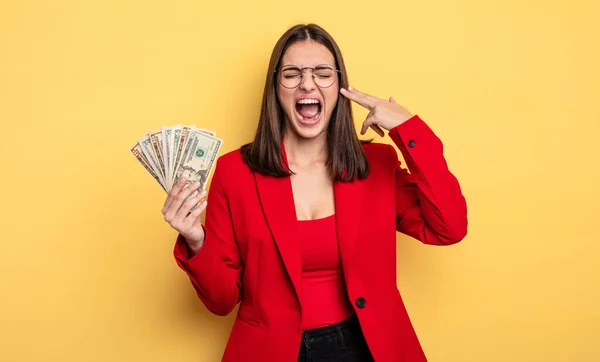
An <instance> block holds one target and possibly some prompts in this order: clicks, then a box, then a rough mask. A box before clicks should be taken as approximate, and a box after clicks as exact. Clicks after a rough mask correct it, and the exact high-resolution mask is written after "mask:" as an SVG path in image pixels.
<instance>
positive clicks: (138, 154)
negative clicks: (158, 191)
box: [131, 143, 167, 191]
mask: <svg viewBox="0 0 600 362" xmlns="http://www.w3.org/2000/svg"><path fill="white" fill-rule="evenodd" d="M131 153H133V155H134V156H135V158H136V159H137V160H138V161H139V162H140V163H141V164H142V166H144V168H145V169H146V171H148V173H149V174H150V175H151V176H152V177H153V178H154V179H155V180H156V182H158V183H159V184H160V186H161V187H162V188H163V190H165V191H167V189H166V188H165V187H164V186H163V185H162V183H161V182H160V178H159V177H158V175H157V174H156V172H154V169H153V168H152V166H151V165H150V161H149V160H148V159H147V158H146V156H145V155H144V152H143V151H142V146H141V145H140V144H139V143H136V144H135V145H134V146H133V147H132V148H131Z"/></svg>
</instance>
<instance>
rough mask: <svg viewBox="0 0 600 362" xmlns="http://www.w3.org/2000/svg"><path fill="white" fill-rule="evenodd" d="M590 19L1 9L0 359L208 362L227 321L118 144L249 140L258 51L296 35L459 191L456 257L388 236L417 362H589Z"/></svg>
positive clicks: (276, 9) (595, 28)
mask: <svg viewBox="0 0 600 362" xmlns="http://www.w3.org/2000/svg"><path fill="white" fill-rule="evenodd" d="M599 12H600V6H599V5H597V2H594V1H591V0H590V1H569V0H562V1H558V0H556V1H542V0H527V1H522V0H506V1H493V2H488V1H474V0H458V1H443V0H439V1H397V0H393V1H392V0H389V1H367V2H363V1H354V2H347V1H344V2H308V3H306V2H281V1H271V2H262V3H252V2H245V1H239V2H237V3H231V2H203V1H189V0H186V1H167V0H162V1H159V0H154V1H142V0H129V1H123V0H120V1H116V0H111V1H94V2H92V1H89V2H86V1H75V0H71V1H68V0H55V1H17V0H8V1H7V0H4V1H3V2H2V3H1V5H0V120H1V122H2V140H1V141H0V157H1V167H2V170H3V171H2V176H1V177H0V200H1V202H2V207H1V209H0V210H1V211H0V212H1V213H2V214H1V217H0V223H1V225H0V291H1V295H0V361H6V362H12V361H23V362H29V361H61V362H67V361H94V362H95V361H145V362H150V361H180V362H186V361H190V362H191V361H217V360H219V358H220V356H221V353H222V351H223V348H224V345H225V342H226V339H227V336H228V333H229V330H230V327H231V324H232V321H233V315H230V316H229V317H225V318H221V317H216V316H213V315H211V314H209V313H208V312H207V311H206V309H205V308H204V306H203V305H202V304H201V303H200V302H199V300H198V299H197V298H196V296H195V293H194V292H193V290H192V287H191V284H190V283H189V282H188V280H187V277H186V276H185V274H184V273H183V272H182V271H180V270H179V269H178V268H177V266H176V264H175V261H174V260H173V257H172V247H173V242H174V237H175V232H174V230H172V229H170V227H169V226H168V225H167V224H166V223H165V222H164V220H163V219H162V215H161V213H160V209H161V207H162V203H163V200H164V197H165V196H164V194H163V191H162V190H161V189H160V188H159V187H158V185H157V184H156V183H155V182H154V180H153V179H152V178H151V177H150V176H149V175H148V174H146V171H145V170H144V169H143V168H142V167H141V166H140V165H139V164H137V161H136V160H135V159H134V157H133V156H132V155H131V154H130V153H129V148H130V146H131V145H132V144H133V143H134V142H135V141H136V140H137V139H139V138H140V137H141V136H142V135H143V134H144V133H145V132H147V131H149V130H151V129H155V128H158V127H160V126H162V125H174V124H177V123H188V124H192V123H193V124H196V125H198V126H203V127H205V128H209V129H212V130H214V131H216V132H217V134H218V136H220V137H222V138H223V139H224V140H225V143H224V148H223V152H227V151H230V150H232V149H234V148H237V147H239V146H240V145H241V144H243V143H245V142H247V141H249V140H250V139H251V137H252V135H253V132H254V130H255V125H256V121H257V117H258V112H259V105H260V100H261V97H262V89H263V85H264V78H265V73H266V71H267V69H266V67H267V62H268V59H269V55H270V52H271V50H272V47H273V45H274V44H275V41H276V40H277V38H278V37H279V36H280V35H281V34H282V33H283V32H284V31H285V30H286V29H287V28H288V27H289V26H291V25H293V24H295V23H298V22H316V23H318V24H321V25H322V26H324V27H325V28H326V29H327V30H328V31H329V32H330V33H331V34H332V35H333V36H334V37H335V39H336V40H337V41H338V43H339V45H340V47H341V49H342V52H343V54H344V56H345V59H346V64H347V67H348V72H349V77H350V83H351V84H352V85H353V86H355V87H356V88H358V89H360V90H363V91H365V92H368V93H371V94H373V95H376V96H379V97H389V96H390V95H394V97H395V98H396V99H397V100H398V101H399V102H400V103H401V104H403V105H404V106H406V107H407V108H408V109H409V110H411V111H412V112H413V113H417V114H419V115H420V116H421V117H422V118H424V119H425V120H426V121H427V122H428V124H429V125H430V126H431V127H432V128H433V129H434V130H435V132H436V133H437V134H438V135H439V136H440V137H441V138H442V140H443V142H444V144H445V154H446V157H447V159H448V162H449V164H450V167H451V170H452V171H453V172H454V173H455V174H456V175H457V176H458V178H459V180H460V181H461V184H462V187H463V189H464V193H465V195H466V197H467V199H468V206H469V220H470V227H469V235H468V236H467V238H466V239H465V240H464V241H463V242H462V243H461V244H459V245H456V246H452V247H447V248H435V247H427V246H423V245H421V244H419V243H418V242H416V241H414V240H412V239H409V238H408V237H405V236H399V243H398V267H399V269H398V274H399V287H400V288H401V292H402V293H403V296H404V298H405V301H406V304H407V307H408V310H409V312H410V315H411V317H412V320H413V322H414V325H415V328H416V330H417V333H418V335H419V337H420V339H421V342H422V344H423V347H424V349H425V351H426V353H427V355H428V357H429V359H430V361H432V362H442V361H443V362H481V361H485V362H505V361H540V362H552V361H578V362H580V361H590V362H592V361H598V360H600V343H599V342H598V337H599V335H600V327H599V325H600V289H599V286H600V270H599V267H598V266H597V263H598V260H599V257H598V255H599V251H600V250H599V247H598V244H599V242H600V226H599V225H600V222H599V221H598V220H597V218H598V217H599V215H600V207H599V206H598V203H599V202H600V191H599V190H598V187H599V186H600V171H599V170H598V168H599V165H600V162H599V161H598V155H599V152H598V149H597V144H596V142H597V139H598V134H599V133H600V125H599V124H600V123H599V121H600V117H599V116H600V112H599V110H598V104H597V102H598V101H599V100H600V86H599V84H600V67H599V65H600V51H599V45H598V44H600V43H599V40H598V39H599V38H600V37H599V35H600V31H599V30H600V29H599V25H598V20H597V15H598V13H599ZM356 115H357V119H356V124H357V125H359V124H360V122H361V121H362V119H364V116H365V115H366V112H365V111H364V110H362V109H359V108H358V107H357V108H356ZM369 135H370V136H372V137H376V138H378V137H377V136H376V135H375V133H373V132H372V131H370V134H369ZM383 142H389V139H387V138H386V139H384V140H383Z"/></svg>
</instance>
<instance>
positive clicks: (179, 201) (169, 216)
mask: <svg viewBox="0 0 600 362" xmlns="http://www.w3.org/2000/svg"><path fill="white" fill-rule="evenodd" d="M186 182H187V180H186V179H185V178H181V179H180V180H179V182H177V183H176V184H175V186H173V188H172V189H171V191H170V192H169V194H168V195H167V200H166V201H165V205H164V206H163V209H162V213H163V215H164V216H165V221H167V222H168V223H169V225H171V227H172V228H173V229H175V230H177V231H178V232H179V233H180V234H181V235H182V236H183V237H184V238H185V240H186V242H187V243H188V246H189V247H190V249H191V250H192V251H193V252H194V254H195V253H197V252H198V250H200V248H201V247H202V244H204V237H205V235H204V229H203V228H202V220H200V214H202V211H204V209H205V208H206V201H205V200H204V198H205V197H206V191H200V192H199V193H198V194H197V195H196V196H194V197H193V198H191V199H190V200H188V201H186V200H187V198H188V197H189V196H190V195H191V194H192V193H193V192H194V191H196V190H198V188H199V187H200V183H199V182H198V181H196V182H194V183H193V184H191V185H189V186H188V187H185V185H186ZM184 187H185V188H184ZM196 205H198V207H197V208H196V209H195V210H194V211H192V212H190V210H192V209H193V208H194V206H196Z"/></svg>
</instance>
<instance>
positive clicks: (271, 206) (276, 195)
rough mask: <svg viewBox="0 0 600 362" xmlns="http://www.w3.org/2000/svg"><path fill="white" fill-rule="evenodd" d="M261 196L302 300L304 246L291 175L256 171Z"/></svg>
mask: <svg viewBox="0 0 600 362" xmlns="http://www.w3.org/2000/svg"><path fill="white" fill-rule="evenodd" d="M254 177H255V179H256V186H257V190H258V196H259V199H260V202H261V205H262V208H263V212H264V214H265V217H266V219H267V223H268V225H269V229H270V230H271V234H272V236H273V239H274V240H275V244H276V245H277V248H278V249H279V254H280V255H281V258H282V259H283V263H284V265H285V267H286V269H287V272H288V275H289V276H290V279H291V280H292V284H293V286H294V289H295V291H296V295H297V296H298V300H299V301H300V296H301V295H302V294H301V293H302V290H301V288H302V264H301V262H302V259H301V254H300V253H301V248H300V243H299V241H298V239H297V238H296V228H297V222H296V221H297V217H296V207H295V205H294V194H293V192H292V184H291V180H290V178H289V177H273V176H265V175H261V174H259V173H257V172H255V173H254Z"/></svg>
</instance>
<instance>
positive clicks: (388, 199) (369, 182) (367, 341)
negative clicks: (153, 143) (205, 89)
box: [163, 25, 467, 362]
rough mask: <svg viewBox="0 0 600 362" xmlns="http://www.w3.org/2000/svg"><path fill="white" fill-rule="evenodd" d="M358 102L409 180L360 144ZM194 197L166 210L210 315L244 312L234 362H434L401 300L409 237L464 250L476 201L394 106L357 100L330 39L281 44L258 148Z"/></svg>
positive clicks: (177, 195) (380, 152)
mask: <svg viewBox="0 0 600 362" xmlns="http://www.w3.org/2000/svg"><path fill="white" fill-rule="evenodd" d="M351 101H354V102H356V103H358V104H360V105H361V106H364V107H366V108H367V109H369V110H370V113H369V115H368V117H367V118H366V120H365V121H364V123H363V125H362V129H361V134H365V132H366V131H367V129H368V128H369V127H371V128H373V129H374V130H375V131H376V132H377V133H378V134H380V135H381V136H384V131H383V130H382V129H385V130H387V131H389V133H388V134H389V136H390V137H391V138H392V140H393V141H394V143H395V144H396V146H397V147H398V148H399V149H400V151H401V152H402V154H403V156H404V158H405V160H406V163H407V164H408V169H409V170H410V174H409V173H408V170H407V169H405V168H402V167H400V165H399V162H398V157H397V153H396V151H395V149H394V148H393V147H391V146H388V145H385V144H375V143H361V142H360V141H359V140H358V137H357V135H356V132H355V130H354V124H353V118H352V112H351ZM184 184H185V180H181V181H180V182H179V183H178V184H177V185H176V186H175V187H174V188H173V189H172V190H171V192H170V193H169V195H168V197H167V199H166V201H165V205H164V208H163V214H164V215H165V220H166V221H167V222H169V224H170V225H171V226H172V227H173V228H174V229H175V230H177V231H178V232H179V234H180V235H179V237H178V239H177V242H176V245H175V250H174V254H175V258H176V261H177V263H178V265H179V266H180V267H181V268H182V269H183V270H184V271H185V272H186V273H187V274H188V275H189V277H190V280H191V282H192V284H193V286H194V288H195V290H196V291H197V294H198V296H199V298H200V299H201V300H202V302H203V303H204V304H205V305H206V307H207V308H208V309H209V310H210V311H211V312H213V313H216V314H218V315H226V314H228V313H229V312H231V311H232V310H233V309H234V307H235V306H236V305H237V303H238V302H239V303H240V306H239V309H238V314H237V317H236V319H235V322H234V325H233V328H232V331H231V335H230V337H229V341H228V343H227V347H226V349H225V352H224V355H223V361H234V362H242V361H251V362H255V361H256V362H258V361H260V362H265V361H273V362H286V361H372V360H373V359H374V360H375V361H378V362H386V361H390V362H392V361H394V362H395V361H410V362H420V361H426V358H425V355H424V353H423V351H422V349H421V346H420V344H419V342H418V339H417V336H416V334H415V332H414V330H413V327H412V325H411V322H410V320H409V317H408V314H407V312H406V310H405V308H404V304H403V302H402V298H401V297H400V294H399V293H398V289H397V286H396V232H397V231H399V232H401V233H404V234H407V235H410V236H412V237H414V238H416V239H418V240H420V241H422V242H424V243H427V244H436V245H449V244H453V243H456V242H458V241H460V240H461V239H462V238H463V237H464V236H465V234H466V229H467V218H466V203H465V199H464V197H463V196H462V194H461V190H460V186H459V184H458V182H457V180H456V178H455V177H454V176H453V175H452V174H451V173H450V171H449V170H448V167H447V165H446V162H445V159H444V156H443V154H442V143H441V142H440V140H439V139H438V138H437V137H436V136H435V134H434V133H433V132H432V131H431V130H430V129H429V127H428V126H427V125H426V124H425V123H424V122H423V121H422V120H421V119H420V118H419V117H418V116H416V115H412V114H410V113H409V112H408V111H407V110H406V109H405V108H403V107H402V106H400V105H399V104H398V103H396V101H395V100H394V99H393V98H390V100H389V101H386V100H382V99H379V98H376V97H373V96H370V95H368V94H365V93H362V92H359V91H358V90H355V89H352V88H351V87H349V86H348V76H347V74H346V68H345V66H344V61H343V59H342V55H341V53H340V50H339V49H338V47H337V45H336V43H335V42H334V40H333V39H332V38H331V36H330V35H329V34H328V33H327V32H325V30H323V29H322V28H320V27H318V26H316V25H298V26H295V27H293V28H291V29H289V30H288V31H287V32H286V33H285V34H283V36H282V37H281V38H280V39H279V41H278V43H277V44H276V46H275V48H274V50H273V54H272V56H271V61H270V64H269V72H268V74H267V81H266V85H265V90H264V97H263V103H262V111H261V116H260V120H259V124H258V130H257V132H256V136H255V138H254V141H253V142H252V143H250V144H249V145H246V146H244V147H242V148H241V149H239V150H236V151H233V152H230V153H228V154H226V155H224V156H222V157H220V159H219V161H218V162H217V165H216V168H215V173H214V176H213V180H212V185H211V188H210V196H209V197H208V201H210V203H208V204H207V202H206V201H204V199H205V197H206V192H202V193H200V194H198V195H197V196H196V197H195V198H193V199H191V200H189V201H187V202H185V200H186V199H187V197H188V196H189V195H190V194H191V193H192V192H193V191H194V190H196V189H197V188H198V184H197V183H196V184H192V186H190V187H185V188H184ZM196 205H199V207H197V208H196V209H194V210H193V211H191V210H192V209H193V207H194V206H196ZM207 205H209V206H207ZM205 208H207V210H206V222H205V227H203V226H202V224H201V220H200V214H201V212H202V211H203V210H204V209H205ZM190 211H191V212H190Z"/></svg>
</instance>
